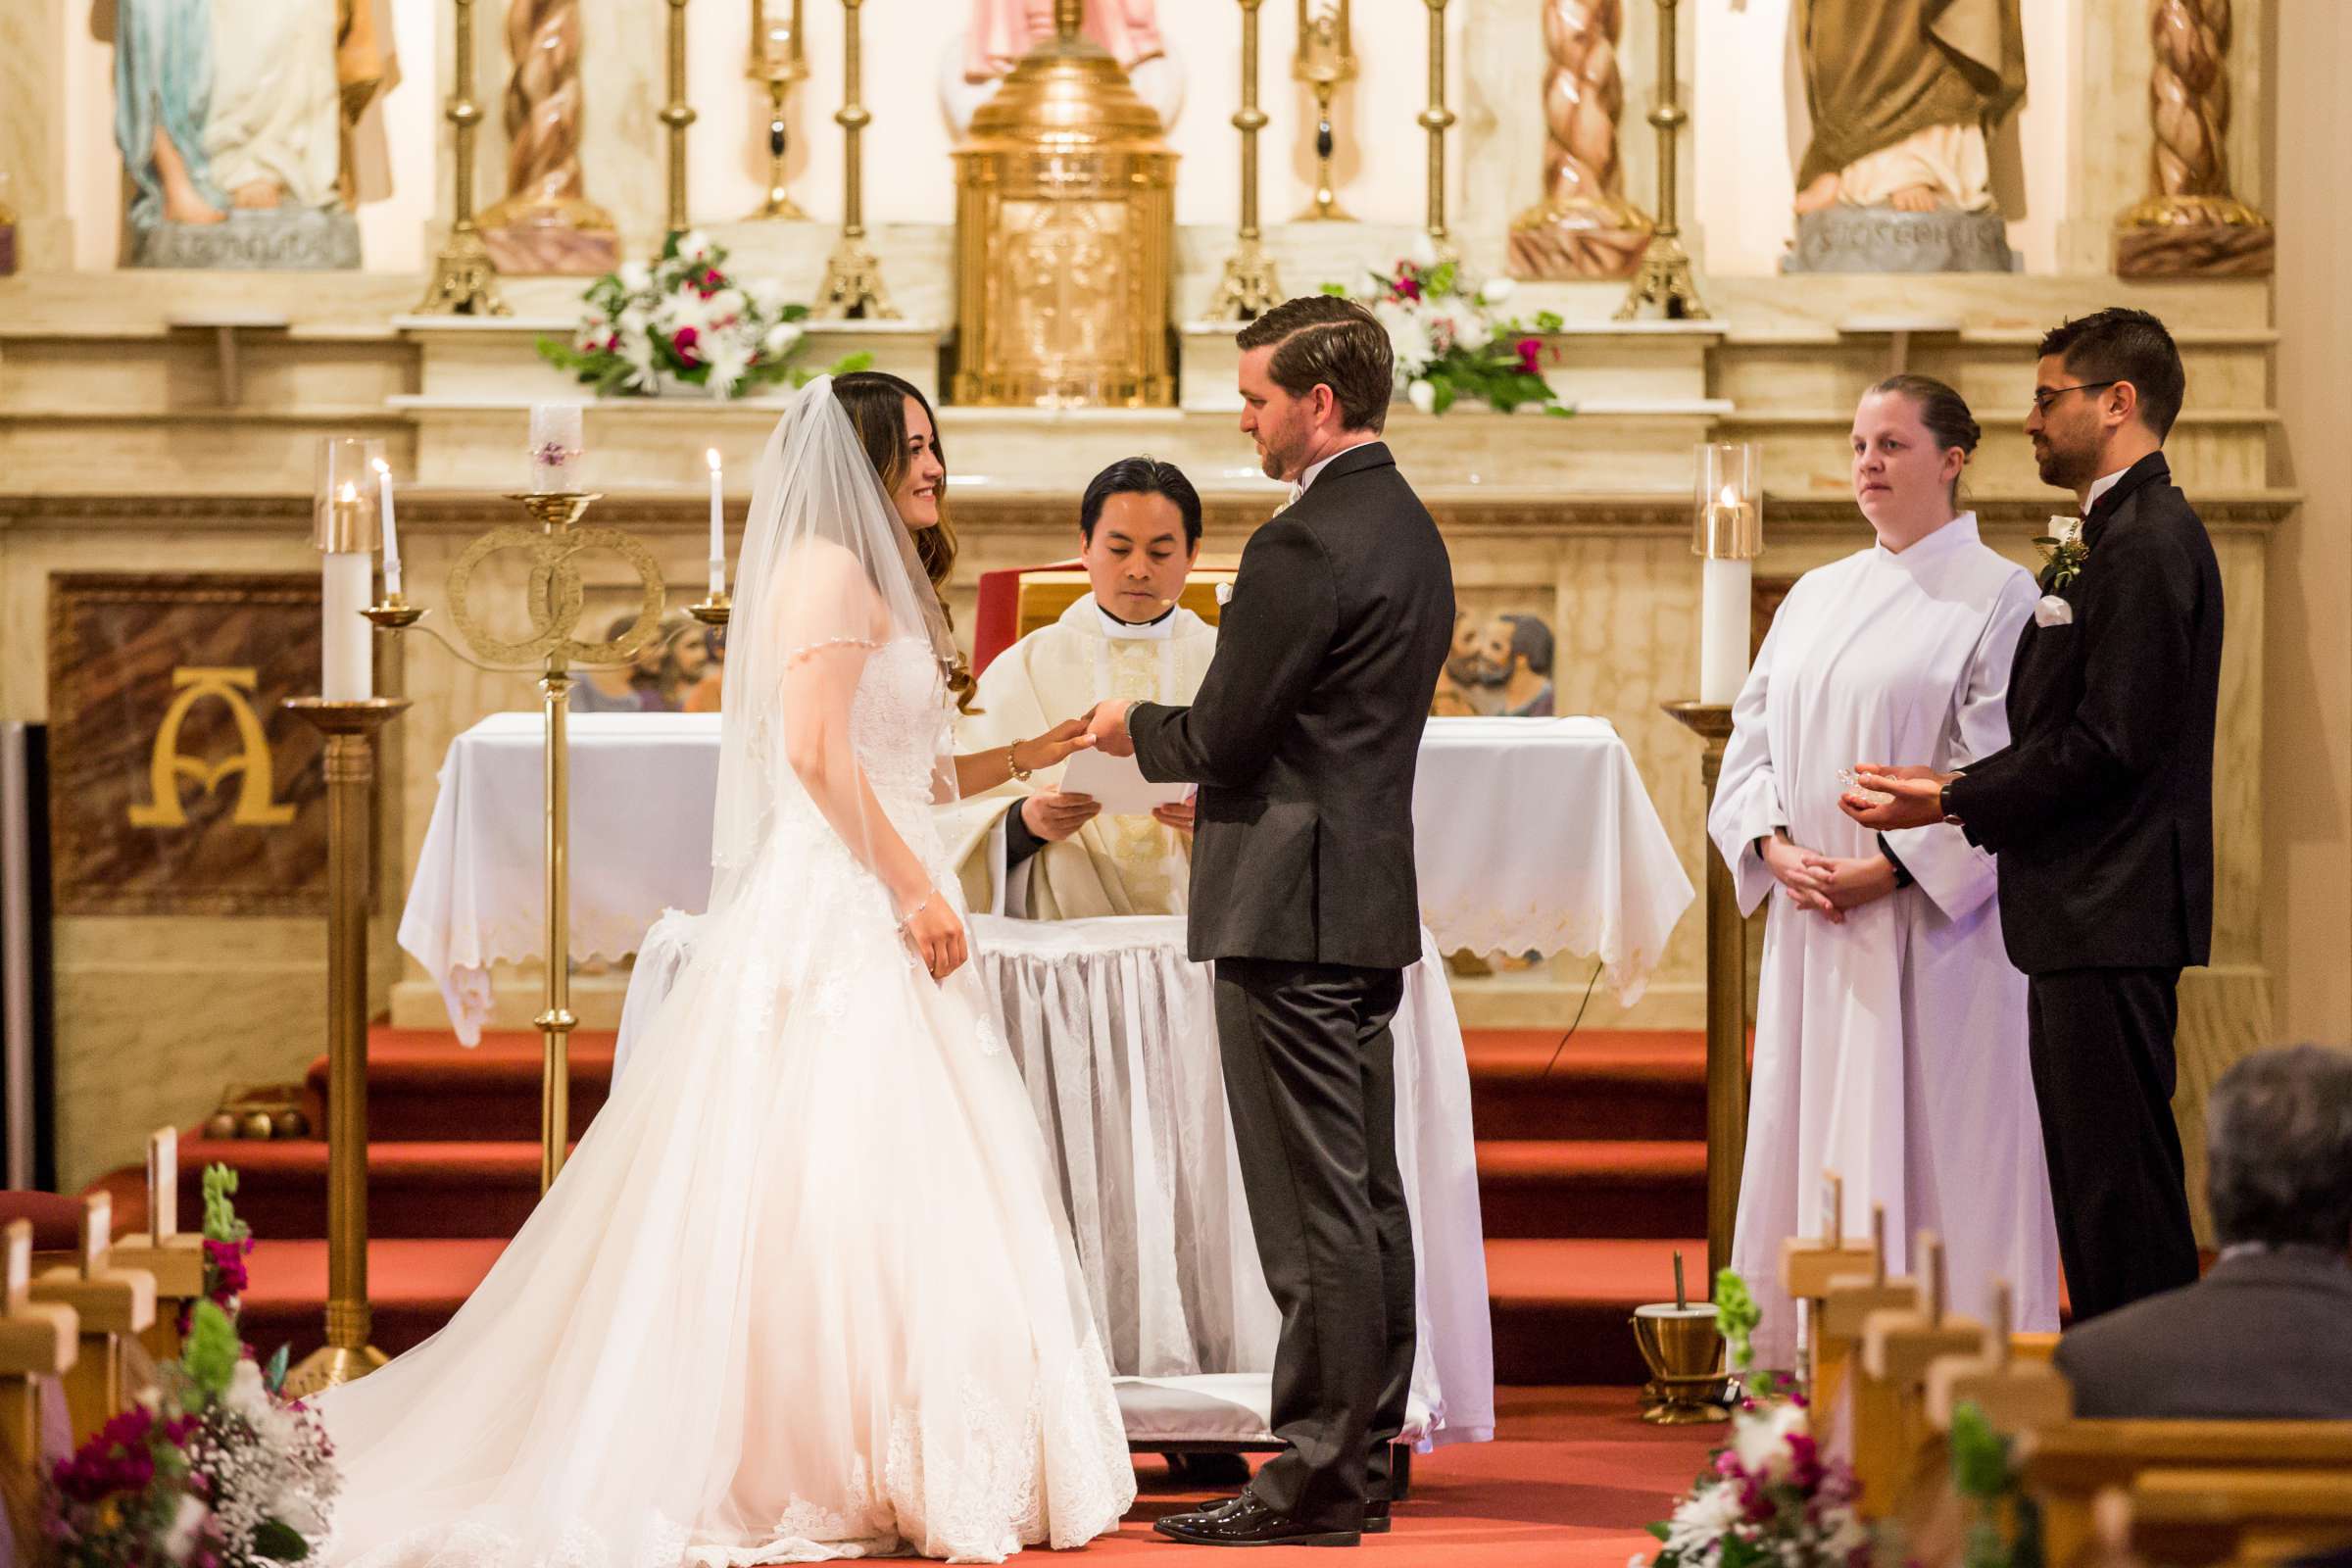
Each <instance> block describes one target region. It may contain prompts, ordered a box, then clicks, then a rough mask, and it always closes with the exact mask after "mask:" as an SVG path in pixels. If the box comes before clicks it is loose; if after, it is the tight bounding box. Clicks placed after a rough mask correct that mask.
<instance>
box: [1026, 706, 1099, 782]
mask: <svg viewBox="0 0 2352 1568" xmlns="http://www.w3.org/2000/svg"><path fill="white" fill-rule="evenodd" d="M1094 744H1095V738H1094V736H1092V735H1090V734H1088V733H1087V729H1086V720H1085V719H1083V718H1065V719H1063V720H1062V721H1061V722H1060V723H1058V724H1056V725H1054V727H1053V728H1052V729H1050V730H1048V731H1046V732H1045V733H1044V734H1043V735H1040V736H1038V737H1037V738H1036V739H1035V740H1027V741H1023V742H1021V743H1020V744H1019V745H1018V746H1015V747H1014V748H1013V749H1012V753H1013V757H1012V760H1014V761H1016V762H1018V763H1019V764H1020V765H1021V766H1022V767H1024V768H1026V769H1027V770H1028V771H1030V772H1032V773H1034V772H1036V771H1038V769H1040V768H1046V767H1052V766H1054V764H1055V763H1057V762H1059V761H1061V760H1063V759H1065V758H1067V757H1068V756H1069V755H1070V754H1071V753H1072V752H1083V751H1085V750H1087V749H1088V748H1089V747H1091V746H1093V745H1094Z"/></svg>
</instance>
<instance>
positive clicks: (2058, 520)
mask: <svg viewBox="0 0 2352 1568" xmlns="http://www.w3.org/2000/svg"><path fill="white" fill-rule="evenodd" d="M2034 548H2035V549H2037V550H2039V551H2040V552H2041V562H2042V565H2043V566H2044V567H2045V568H2046V576H2045V579H2044V586H2045V587H2047V588H2048V589H2049V590H2050V591H2051V592H2052V593H2056V592H2058V591H2060V590H2061V589H2063V588H2065V587H2066V585H2067V584H2068V583H2070V582H2073V581H2074V580H2075V579H2076V578H2077V577H2079V576H2081V575H2082V564H2083V563H2084V562H2086V561H2088V560H2089V559H2090V546H2089V545H2087V544H2085V543H2083V541H2082V518H2081V517H2079V516H2054V517H2052V518H2051V519H2050V531H2049V532H2048V533H2046V534H2043V535H2042V536H2041V537H2039V538H2037V539H2035V540H2034Z"/></svg>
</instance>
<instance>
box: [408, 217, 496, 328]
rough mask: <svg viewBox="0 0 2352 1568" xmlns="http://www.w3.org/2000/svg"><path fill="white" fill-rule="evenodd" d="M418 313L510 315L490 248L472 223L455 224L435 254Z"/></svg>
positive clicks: (420, 314) (418, 305) (418, 306)
mask: <svg viewBox="0 0 2352 1568" xmlns="http://www.w3.org/2000/svg"><path fill="white" fill-rule="evenodd" d="M511 314H512V313H511V312H510V311H509V310H508V309H507V302H506V301H505V300H502V299H500V298H499V297H498V269H497V267H496V266H495V265H493V264H492V262H491V260H490V248H489V247H488V246H487V245H484V244H483V243H482V236H481V235H480V234H479V233H478V232H476V231H475V230H474V229H473V228H471V227H466V228H453V229H451V230H450V232H449V238H448V240H447V241H445V242H444V243H443V244H442V246H441V254H440V255H438V256H436V257H434V258H433V280H432V282H430V283H429V284H427V285H426V286H425V290H424V298H423V300H421V301H420V302H419V303H418V304H417V315H419V316H507V315H511Z"/></svg>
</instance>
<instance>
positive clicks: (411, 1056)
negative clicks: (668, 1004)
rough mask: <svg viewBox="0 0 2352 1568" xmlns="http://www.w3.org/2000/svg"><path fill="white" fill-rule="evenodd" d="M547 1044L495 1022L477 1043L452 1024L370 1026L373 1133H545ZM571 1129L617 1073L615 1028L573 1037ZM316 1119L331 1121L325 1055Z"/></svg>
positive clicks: (575, 1133) (592, 1110) (485, 1138)
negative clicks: (542, 1098) (464, 1042)
mask: <svg viewBox="0 0 2352 1568" xmlns="http://www.w3.org/2000/svg"><path fill="white" fill-rule="evenodd" d="M541 1053H542V1047H541V1044H540V1037H539V1034H538V1032H537V1031H536V1030H512V1031H504V1030H502V1031H495V1032H492V1033H488V1034H485V1035H483V1036H482V1043H481V1044H480V1045H478V1046H474V1047H470V1048H468V1047H466V1046H461V1045H459V1044H458V1042H457V1037H456V1036H455V1035H452V1034H450V1033H448V1032H447V1031H445V1030H431V1029H393V1028H388V1027H386V1026H384V1025H381V1024H379V1025H377V1026H376V1027H374V1028H372V1029H370V1030H368V1137H369V1139H370V1140H374V1141H389V1142H392V1143H425V1142H431V1141H435V1140H448V1141H450V1142H453V1143H504V1142H524V1143H536V1142H538V1139H539V1080H540V1057H541ZM566 1059H567V1060H568V1062H569V1063H570V1067H571V1136H572V1137H573V1138H575V1139H576V1138H578V1137H579V1136H580V1133H581V1132H582V1131H583V1130H584V1129H586V1127H587V1125H588V1122H589V1119H590V1118H591V1117H593V1116H594V1115H595V1114H596V1112H597V1110H598V1109H599V1108H600V1107H602V1106H603V1104H604V1103H605V1095H606V1093H607V1091H608V1090H609V1089H610V1088H611V1086H612V1082H613V1036H612V1035H611V1034H610V1033H607V1032H592V1031H585V1030H584V1031H581V1032H580V1033H577V1034H574V1035H573V1036H572V1037H571V1046H570V1050H569V1052H568V1053H567V1056H566ZM303 1087H304V1090H305V1099H306V1101H307V1102H308V1103H309V1109H310V1114H311V1117H312V1123H311V1124H312V1126H313V1127H314V1128H315V1129H318V1130H319V1131H320V1132H321V1133H323V1132H324V1130H325V1127H326V1058H325V1057H324V1056H320V1057H319V1059H318V1060H316V1061H314V1062H313V1063H311V1071H310V1077H309V1080H308V1081H307V1082H306V1083H305V1084H304V1086H303Z"/></svg>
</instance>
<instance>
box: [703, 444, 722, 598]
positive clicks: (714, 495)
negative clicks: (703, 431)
mask: <svg viewBox="0 0 2352 1568" xmlns="http://www.w3.org/2000/svg"><path fill="white" fill-rule="evenodd" d="M703 461H704V462H705V463H708V464H710V465H711V598H713V599H716V598H717V597H718V596H719V595H720V594H723V593H725V592H726V591H727V514H726V507H725V504H724V503H723V502H722V501H721V500H720V499H719V496H720V483H721V472H720V469H719V466H718V448H716V447H712V448H711V449H710V450H709V451H707V452H705V453H704V454H703Z"/></svg>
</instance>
